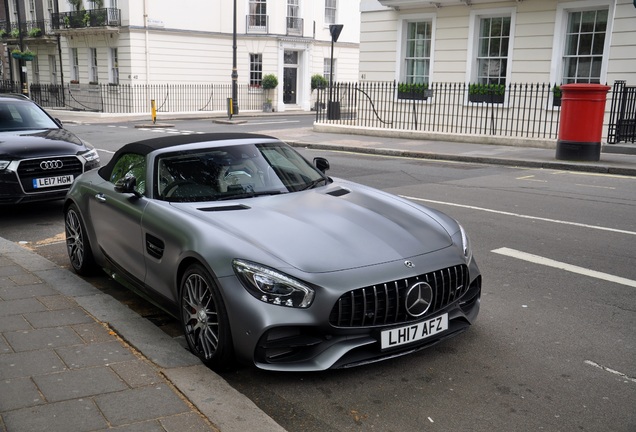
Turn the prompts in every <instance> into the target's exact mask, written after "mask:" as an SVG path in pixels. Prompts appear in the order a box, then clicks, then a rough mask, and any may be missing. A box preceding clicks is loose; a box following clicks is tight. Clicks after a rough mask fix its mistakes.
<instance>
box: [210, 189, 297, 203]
mask: <svg viewBox="0 0 636 432" xmlns="http://www.w3.org/2000/svg"><path fill="white" fill-rule="evenodd" d="M283 193H287V192H282V191H279V190H268V191H258V192H245V193H240V194H235V195H226V196H221V197H217V199H216V201H226V200H231V199H239V198H254V197H258V196H263V195H280V194H283Z"/></svg>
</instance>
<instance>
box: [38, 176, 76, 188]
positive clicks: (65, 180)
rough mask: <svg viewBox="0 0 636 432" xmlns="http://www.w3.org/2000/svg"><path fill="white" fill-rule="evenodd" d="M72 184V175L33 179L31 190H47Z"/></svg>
mask: <svg viewBox="0 0 636 432" xmlns="http://www.w3.org/2000/svg"><path fill="white" fill-rule="evenodd" d="M71 183H73V175H71V174H68V175H62V176H57V177H45V178H36V179H33V189H40V188H47V187H53V186H64V185H69V184H71Z"/></svg>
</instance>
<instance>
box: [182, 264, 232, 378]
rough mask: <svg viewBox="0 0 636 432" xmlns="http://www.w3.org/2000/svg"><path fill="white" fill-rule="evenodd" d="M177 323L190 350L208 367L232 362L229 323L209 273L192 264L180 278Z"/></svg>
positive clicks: (219, 367) (225, 366)
mask: <svg viewBox="0 0 636 432" xmlns="http://www.w3.org/2000/svg"><path fill="white" fill-rule="evenodd" d="M179 288H180V289H179V292H180V297H181V299H180V311H181V312H180V315H181V326H182V329H183V333H184V335H185V338H186V341H187V342H188V346H189V347H190V351H192V353H193V354H195V355H196V356H197V357H199V359H201V361H202V362H203V363H204V364H205V365H206V366H208V367H210V368H212V369H214V370H217V371H222V370H228V369H230V368H231V366H232V365H233V363H234V350H233V346H232V334H231V331H230V324H229V320H228V317H227V312H226V310H225V305H224V304H223V299H222V298H221V294H220V292H219V289H218V287H217V286H216V284H215V283H214V280H213V278H212V276H210V274H209V272H208V271H207V270H206V269H205V268H204V267H203V266H202V265H201V264H193V265H191V266H190V267H189V268H188V270H187V271H186V272H185V274H184V275H183V278H182V279H181V286H180V287H179Z"/></svg>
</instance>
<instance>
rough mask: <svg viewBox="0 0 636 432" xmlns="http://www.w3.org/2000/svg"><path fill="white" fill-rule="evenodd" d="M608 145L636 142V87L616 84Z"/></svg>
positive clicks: (620, 82)
mask: <svg viewBox="0 0 636 432" xmlns="http://www.w3.org/2000/svg"><path fill="white" fill-rule="evenodd" d="M607 142H608V144H617V143H619V142H632V143H633V142H636V86H628V85H626V84H625V81H622V80H620V81H616V82H614V87H613V89H612V106H611V108H610V121H609V127H608V133H607Z"/></svg>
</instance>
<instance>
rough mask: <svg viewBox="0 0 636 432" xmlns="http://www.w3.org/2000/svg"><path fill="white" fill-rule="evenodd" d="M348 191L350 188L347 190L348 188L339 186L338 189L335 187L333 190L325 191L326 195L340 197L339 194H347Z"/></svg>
mask: <svg viewBox="0 0 636 432" xmlns="http://www.w3.org/2000/svg"><path fill="white" fill-rule="evenodd" d="M350 192H351V191H350V190H348V189H343V188H340V189H336V190H333V191H330V192H327V195H331V196H335V197H341V196H343V195H347V194H348V193H350Z"/></svg>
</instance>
